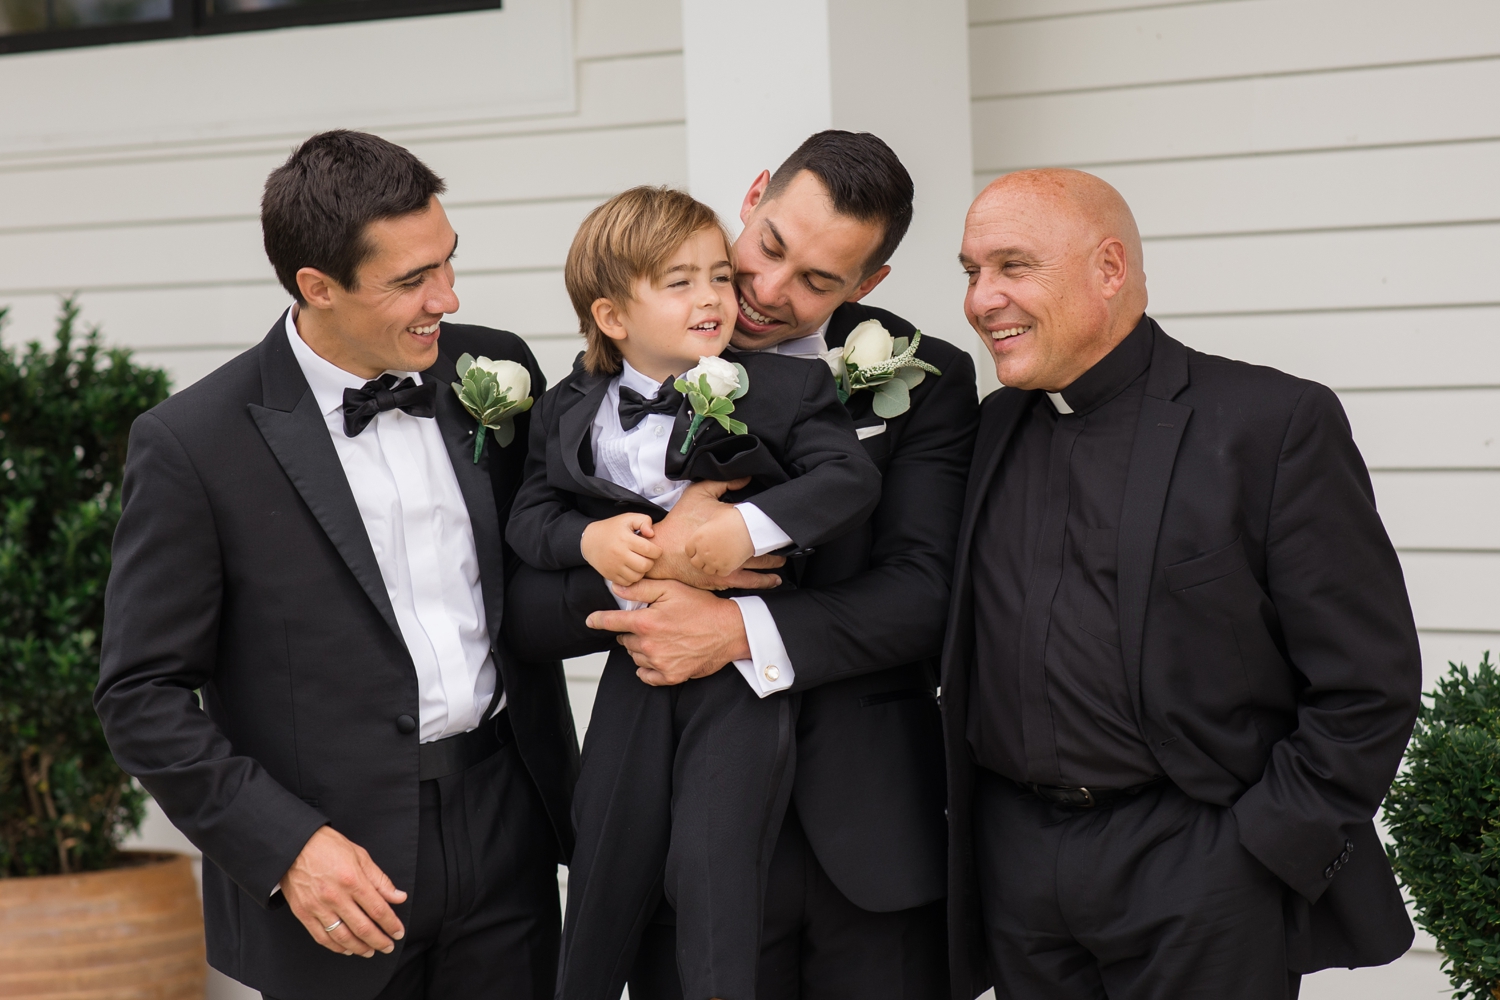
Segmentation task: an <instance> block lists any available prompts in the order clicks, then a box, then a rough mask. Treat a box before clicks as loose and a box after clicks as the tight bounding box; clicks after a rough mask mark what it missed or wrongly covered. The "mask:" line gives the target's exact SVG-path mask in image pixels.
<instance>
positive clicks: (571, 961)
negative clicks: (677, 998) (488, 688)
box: [506, 188, 880, 1000]
mask: <svg viewBox="0 0 1500 1000" xmlns="http://www.w3.org/2000/svg"><path fill="white" fill-rule="evenodd" d="M727 247H728V239H727V238H726V234H725V233H724V231H723V228H722V226H721V225H720V224H719V221H718V219H717V218H716V217H715V216H714V214H713V212H712V210H710V209H709V208H707V207H706V206H704V205H702V204H700V203H699V202H696V201H694V200H693V199H692V198H690V197H688V196H687V195H685V194H682V193H680V192H676V191H671V190H668V189H664V188H635V189H632V190H630V191H627V192H625V193H624V194H621V195H619V196H618V197H616V198H613V199H611V200H610V201H608V202H606V203H605V204H603V205H601V206H600V207H599V208H597V209H595V210H594V211H593V212H592V213H591V214H590V215H589V217H588V218H587V219H586V220H584V223H583V225H582V226H581V227H580V229H579V231H578V234H577V236H575V238H574V240H573V245H572V248H571V249H570V250H569V252H568V260H567V268H566V282H567V286H568V294H569V296H570V297H571V298H572V300H573V306H574V308H575V310H576V311H577V313H578V317H579V322H580V325H581V327H582V331H583V334H584V337H585V339H586V342H587V349H586V350H585V351H584V354H583V357H582V365H581V366H580V367H578V368H575V370H574V372H573V373H572V374H571V375H570V376H568V377H567V378H565V379H563V380H562V381H561V382H559V383H558V385H557V386H556V387H555V388H553V389H552V390H551V391H549V392H548V393H547V394H546V395H545V396H543V397H542V399H541V401H540V403H539V404H538V406H537V410H536V413H535V415H534V416H533V418H532V438H531V448H532V450H531V452H530V455H529V457H528V459H527V476H526V479H525V482H524V484H523V485H522V487H521V490H520V492H519V493H518V494H517V496H516V501H515V505H514V510H513V513H512V517H511V521H510V526H509V528H508V529H507V532H506V538H507V540H508V541H509V542H510V544H511V546H512V547H513V548H514V549H515V550H516V552H517V553H518V554H519V555H520V557H521V558H522V559H524V560H525V561H526V562H528V563H530V564H531V565H533V566H536V567H537V568H540V569H549V570H562V569H569V568H573V567H578V566H582V565H584V564H585V563H587V564H588V565H590V566H592V567H593V568H594V569H596V570H597V571H598V572H599V573H600V574H601V575H602V576H604V577H605V578H606V579H608V580H610V581H612V582H613V583H615V584H617V585H629V584H631V583H634V582H635V581H637V580H639V579H641V577H643V576H644V575H646V574H647V573H649V572H650V571H651V569H652V566H653V564H654V561H655V560H656V559H657V558H659V557H660V556H661V554H662V553H661V551H660V550H659V549H658V548H657V547H656V545H655V544H654V543H653V542H652V541H651V538H652V535H653V532H652V524H653V523H654V522H656V521H658V520H660V519H661V518H663V517H665V516H666V513H667V511H668V510H670V509H671V507H672V506H673V504H675V503H676V501H677V499H678V498H679V497H680V496H681V495H682V492H683V490H684V489H685V488H686V487H687V485H688V483H689V482H692V481H694V480H698V479H709V478H712V479H721V480H734V479H739V478H743V477H749V480H750V482H749V485H748V486H746V487H745V488H743V489H741V490H739V491H737V492H736V493H733V494H729V495H728V497H729V499H738V500H740V501H741V502H738V503H733V504H730V503H726V504H725V505H724V509H723V510H722V511H721V512H720V513H719V514H718V515H717V516H715V517H714V518H712V519H710V520H709V521H708V522H706V523H705V524H703V525H702V526H701V527H700V528H699V529H698V531H697V532H696V533H695V534H694V535H693V536H692V537H691V539H690V540H689V542H688V544H687V546H686V549H687V554H688V555H689V556H690V558H691V559H692V562H693V564H694V565H695V566H697V567H698V568H699V569H702V570H704V571H705V572H708V573H710V574H713V575H723V574H726V573H728V572H731V571H733V570H735V569H737V568H739V567H740V566H741V565H743V564H744V562H745V561H746V560H748V559H750V558H752V557H753V556H756V555H763V554H766V553H769V552H772V551H775V550H779V549H784V548H791V547H795V548H797V549H806V548H810V547H812V546H815V545H819V544H821V543H823V542H824V541H827V540H829V539H832V538H834V537H837V536H838V535H840V534H842V533H843V532H844V531H845V530H847V529H848V528H850V527H852V526H853V525H855V524H857V523H859V522H860V521H861V520H863V519H864V517H865V516H866V515H867V514H868V513H869V511H870V509H871V508H872V507H873V506H874V505H875V503H876V502H877V501H878V499H879V489H880V484H879V474H878V472H877V471H876V469H875V467H874V465H873V464H872V463H871V462H870V461H869V459H868V458H866V456H865V453H864V451H863V449H862V448H861V446H860V444H859V442H858V440H857V438H856V436H855V434H854V430H853V426H852V424H851V423H850V420H849V417H848V414H847V411H846V410H845V409H844V407H843V406H842V405H841V404H840V403H839V400H838V396H837V392H836V390H835V386H834V382H833V379H832V377H831V375H830V373H829V371H828V369H827V366H825V365H823V364H820V363H815V362H809V361H806V360H802V359H797V358H788V357H783V356H780V355H770V354H745V355H738V354H737V355H733V356H732V360H725V359H721V358H720V357H719V354H720V353H721V352H722V351H723V350H724V348H725V347H726V346H727V344H728V342H729V337H730V334H731V332H732V331H733V329H734V321H735V316H736V310H737V304H736V302H735V293H734V286H733V281H732V279H733V269H732V267H731V264H730V259H729V252H728V249H727ZM737 366H738V367H737ZM684 374H686V376H687V379H686V380H685V382H684V384H685V385H688V387H689V388H690V389H691V390H692V391H693V394H695V395H696V396H697V398H696V399H694V398H691V397H690V396H688V395H684V394H682V393H680V392H679V390H678V389H677V388H676V387H675V385H676V383H677V382H678V379H679V377H681V376H684ZM700 375H703V376H706V381H707V389H708V392H707V393H704V392H703V389H704V380H703V379H701V378H700ZM730 405H732V411H731V410H729V409H728V406H730ZM700 410H708V411H709V412H708V414H707V415H706V416H705V415H703V414H702V413H700V412H699V411H700ZM718 418H722V419H718ZM735 666H736V667H737V668H738V670H728V669H725V670H721V671H719V672H718V673H716V674H713V675H711V676H709V677H704V678H700V679H698V680H692V681H688V682H687V683H685V684H682V685H679V686H677V687H650V686H647V685H646V684H645V683H643V682H641V681H640V680H639V679H637V677H636V675H635V665H634V663H633V662H632V661H631V658H630V656H629V655H628V654H627V653H626V652H625V651H624V650H623V649H620V648H617V649H616V650H615V651H614V652H612V653H611V655H610V658H609V661H608V663H607V665H606V667H605V670H604V675H603V677H602V679H601V681H600V685H599V691H598V694H597V696H596V700H595V702H594V712H593V716H592V719H591V721H590V725H589V730H588V735H587V738H586V740H585V745H584V753H583V769H582V773H581V775H580V778H579V783H578V789H577V792H576V795H575V798H574V806H573V814H574V822H575V826H576V827H577V834H578V845H577V848H576V849H575V852H574V856H573V860H572V864H571V866H570V869H569V879H568V911H567V918H566V920H565V923H564V930H563V957H562V963H561V968H560V975H559V985H558V996H559V997H560V998H562V1000H615V998H617V997H618V996H619V995H620V991H621V989H622V987H623V986H624V983H625V979H626V976H627V975H628V973H629V971H630V968H631V965H632V962H633V960H634V956H635V952H636V949H637V946H638V944H639V941H640V936H641V933H642V931H643V930H644V928H645V925H646V923H647V921H648V920H649V919H650V918H651V916H652V914H653V913H654V912H655V910H656V908H657V904H658V902H659V901H660V898H661V893H662V892H663V891H665V893H666V896H667V899H668V901H669V902H670V903H671V904H672V905H673V906H674V907H675V908H676V910H677V942H678V953H677V955H678V971H679V974H680V977H681V980H682V986H683V996H684V998H685V1000H710V998H719V1000H753V998H754V996H755V969H756V961H757V956H758V953H759V939H760V923H761V913H760V908H761V903H762V896H763V886H764V878H765V872H766V870H767V867H768V866H769V863H770V858H771V851H772V849H773V847H774V837H775V831H777V830H779V829H780V826H781V820H782V814H783V812H784V810H785V808H786V802H787V796H788V794H789V792H790V788H791V771H792V747H791V734H792V730H793V721H794V716H793V713H794V705H793V703H792V701H791V697H790V695H788V694H786V693H785V691H784V690H779V688H778V686H777V685H776V684H775V683H774V682H775V680H776V677H774V676H772V675H773V674H775V669H774V667H771V666H767V667H766V668H765V670H764V671H763V673H764V675H765V676H764V680H765V681H770V682H772V683H771V684H770V693H765V692H766V691H767V686H766V685H765V684H764V683H762V680H761V678H759V677H758V676H757V675H756V674H755V671H754V667H753V665H751V664H749V663H748V661H739V662H737V663H736V664H735ZM742 673H743V674H744V676H741V674H742ZM747 681H748V682H749V683H747ZM752 684H754V685H755V687H754V689H752V687H751V685H752ZM781 687H784V685H781ZM761 694H764V696H763V697H758V695H761Z"/></svg>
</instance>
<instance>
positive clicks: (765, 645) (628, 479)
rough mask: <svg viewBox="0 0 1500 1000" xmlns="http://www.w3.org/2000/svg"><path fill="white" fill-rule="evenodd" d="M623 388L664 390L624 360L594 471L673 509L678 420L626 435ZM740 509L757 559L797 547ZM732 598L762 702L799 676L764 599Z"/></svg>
mask: <svg viewBox="0 0 1500 1000" xmlns="http://www.w3.org/2000/svg"><path fill="white" fill-rule="evenodd" d="M622 385H623V386H626V387H628V388H630V389H633V390H635V391H636V392H638V393H640V394H641V397H642V398H643V399H655V398H656V396H657V394H658V393H659V392H660V391H661V386H660V385H659V384H658V383H656V382H654V381H652V380H651V379H650V378H648V377H647V376H645V375H642V374H641V373H640V372H638V371H636V370H635V369H634V368H632V367H631V365H630V362H628V361H626V362H624V369H623V370H622V371H621V372H620V374H619V375H616V376H615V377H614V378H612V379H610V382H609V388H608V389H607V390H606V391H605V393H604V400H603V401H602V402H601V403H600V404H599V410H598V412H597V413H595V414H594V427H593V435H592V447H593V454H594V472H595V474H596V475H598V476H599V478H601V479H607V480H609V481H610V482H612V483H614V484H615V485H616V486H623V487H624V488H625V489H627V490H630V491H632V492H634V493H638V494H640V495H641V496H643V497H645V498H646V499H648V500H650V501H651V502H652V503H654V504H656V505H657V506H659V507H662V508H664V509H666V510H671V509H672V507H673V506H675V505H676V503H677V501H678V500H680V499H682V493H683V491H684V490H685V489H687V487H688V483H689V480H686V479H668V478H667V473H666V468H667V441H668V439H669V438H670V437H671V436H672V425H673V423H674V422H675V419H676V418H675V417H673V416H671V415H668V414H663V413H648V414H646V416H645V417H643V418H642V419H641V422H640V423H638V424H636V425H635V426H634V427H633V428H631V429H630V430H628V431H627V430H626V429H625V428H624V426H623V425H621V423H620V386H622ZM735 509H736V510H737V511H739V514H740V516H741V517H742V518H744V520H745V527H746V528H747V529H748V530H749V532H750V541H751V543H752V544H753V545H754V546H755V554H756V555H758V556H760V555H765V554H766V553H768V552H774V551H775V550H777V549H779V548H782V547H784V546H786V545H790V544H792V539H791V536H789V535H787V533H786V532H784V531H782V530H781V528H779V527H777V525H776V522H774V521H772V520H771V519H770V518H769V517H767V516H766V515H765V513H764V512H763V511H762V510H761V509H760V508H759V507H757V506H755V505H754V504H753V503H740V504H735ZM615 600H616V601H618V602H619V604H620V607H621V608H623V609H625V610H627V611H634V610H639V609H640V608H643V607H645V605H644V604H642V603H641V602H639V601H627V600H625V599H624V598H622V597H618V596H617V597H616V598H615ZM730 600H732V601H734V602H735V604H737V605H739V609H740V616H741V617H742V618H743V619H744V621H745V635H746V636H747V637H748V639H749V642H750V658H749V659H748V660H735V661H734V665H735V667H736V669H738V670H739V672H740V673H741V675H743V676H744V678H745V680H746V682H748V683H749V685H750V687H751V689H752V690H753V691H754V692H755V693H756V694H757V695H759V696H760V697H762V698H764V697H765V696H766V695H768V694H773V693H775V692H777V691H784V690H786V689H787V688H789V687H791V686H792V680H793V678H794V676H795V675H794V673H793V671H792V663H791V660H790V658H789V657H788V656H787V655H786V647H785V646H783V645H782V643H781V633H780V632H779V631H778V630H777V628H776V621H775V619H773V618H772V617H771V612H770V610H769V609H767V607H766V602H765V601H763V600H761V599H760V598H759V597H733V598H730Z"/></svg>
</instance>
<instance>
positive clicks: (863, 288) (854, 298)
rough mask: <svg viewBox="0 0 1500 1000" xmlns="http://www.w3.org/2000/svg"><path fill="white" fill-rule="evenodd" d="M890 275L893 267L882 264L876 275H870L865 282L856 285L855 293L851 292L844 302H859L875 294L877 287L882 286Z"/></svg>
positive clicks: (876, 270)
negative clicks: (872, 293)
mask: <svg viewBox="0 0 1500 1000" xmlns="http://www.w3.org/2000/svg"><path fill="white" fill-rule="evenodd" d="M890 273H891V265H889V264H881V265H880V266H879V267H878V268H876V269H875V273H874V274H872V275H870V276H869V277H868V278H866V279H865V280H864V281H861V282H860V283H859V284H857V285H855V286H854V291H852V292H850V293H849V297H848V298H846V299H845V300H844V301H845V302H858V301H859V300H860V299H862V298H864V297H865V296H866V295H869V294H870V293H871V292H873V291H874V290H875V286H876V285H878V284H880V283H881V282H882V281H884V280H885V276H886V275H888V274H890Z"/></svg>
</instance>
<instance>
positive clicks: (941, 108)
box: [682, 0, 994, 388]
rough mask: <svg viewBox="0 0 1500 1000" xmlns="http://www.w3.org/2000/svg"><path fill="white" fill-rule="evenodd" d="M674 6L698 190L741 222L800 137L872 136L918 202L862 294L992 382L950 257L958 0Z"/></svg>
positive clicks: (692, 177) (957, 176) (964, 184)
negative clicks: (943, 343)
mask: <svg viewBox="0 0 1500 1000" xmlns="http://www.w3.org/2000/svg"><path fill="white" fill-rule="evenodd" d="M682 15H683V16H682V26H683V48H684V60H683V62H684V72H685V73H686V95H687V133H688V179H689V183H690V185H691V188H692V192H693V194H694V195H695V196H697V197H698V198H700V199H702V200H703V201H705V202H707V203H708V204H709V205H711V206H712V207H713V208H714V209H715V210H716V211H718V212H719V213H720V215H722V216H723V217H724V220H725V222H726V223H728V224H729V225H730V227H731V230H733V231H738V228H739V207H740V201H741V199H742V198H743V197H744V194H745V189H746V188H748V187H749V186H750V182H751V181H752V180H754V179H755V176H756V174H758V173H759V172H760V171H761V170H774V169H775V168H776V166H777V165H778V164H779V163H780V162H781V161H782V160H783V159H785V158H786V156H787V155H788V154H789V153H791V152H792V150H794V149H796V148H797V146H798V145H799V144H800V143H801V142H802V140H803V139H805V138H807V137H808V136H809V135H811V134H812V133H814V132H817V131H819V130H820V129H825V128H842V129H849V130H851V131H856V132H860V131H864V132H873V133H875V134H876V135H878V136H880V137H881V138H882V139H884V140H885V141H886V142H887V143H889V144H890V146H891V148H892V149H894V150H895V151H896V154H897V155H898V156H900V157H901V162H902V163H904V164H905V165H906V169H907V170H908V171H910V172H911V176H912V180H913V182H914V184H915V186H916V211H915V217H914V219H913V221H912V227H911V230H910V232H909V233H908V234H907V236H906V240H905V241H904V242H903V243H902V245H901V249H900V250H898V251H897V252H896V256H895V257H894V258H893V259H892V260H891V276H890V277H889V278H887V279H886V280H885V282H884V283H883V284H882V285H881V286H880V288H878V289H876V291H875V292H874V293H873V294H872V295H871V296H870V297H869V299H868V300H867V301H869V302H870V303H871V304H873V305H879V306H884V307H885V308H887V309H891V310H893V311H895V312H897V313H899V314H900V315H902V316H904V317H906V318H907V319H908V320H910V321H911V322H913V323H915V324H916V325H917V326H918V327H920V328H921V329H922V330H923V331H925V332H926V333H929V334H932V335H934V336H938V337H942V338H944V339H945V340H950V341H952V342H954V343H956V344H958V345H959V346H961V347H964V348H966V349H968V350H969V351H970V352H971V353H973V354H974V357H975V361H976V364H977V366H978V368H979V371H980V376H981V385H982V386H984V387H985V388H989V387H993V385H994V366H993V363H992V362H990V360H989V358H988V355H987V353H986V352H985V350H984V347H983V345H982V344H980V343H979V342H978V338H977V337H975V335H974V333H973V331H971V330H970V329H969V328H968V325H967V324H966V323H965V322H964V318H963V294H964V281H963V275H962V272H961V271H959V268H958V264H957V255H958V246H959V240H960V238H961V237H962V234H963V219H964V212H965V210H966V209H967V208H968V206H969V202H970V201H971V200H972V198H973V194H974V167H973V149H972V143H971V139H970V125H969V49H968V20H967V7H966V4H965V2H964V0H920V2H917V0H758V2H756V3H754V4H749V3H745V2H743V0H739V2H732V0H682ZM985 379H988V381H984V380H985Z"/></svg>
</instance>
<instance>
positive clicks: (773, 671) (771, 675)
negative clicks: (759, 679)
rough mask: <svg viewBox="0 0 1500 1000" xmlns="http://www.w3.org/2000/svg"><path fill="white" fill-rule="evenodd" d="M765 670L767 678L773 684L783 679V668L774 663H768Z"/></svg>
mask: <svg viewBox="0 0 1500 1000" xmlns="http://www.w3.org/2000/svg"><path fill="white" fill-rule="evenodd" d="M763 672H764V673H765V675H766V680H768V681H770V682H771V683H773V684H774V683H776V682H777V681H779V680H781V668H780V667H778V666H777V665H776V664H774V663H767V664H766V669H765V670H764V671H763Z"/></svg>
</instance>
